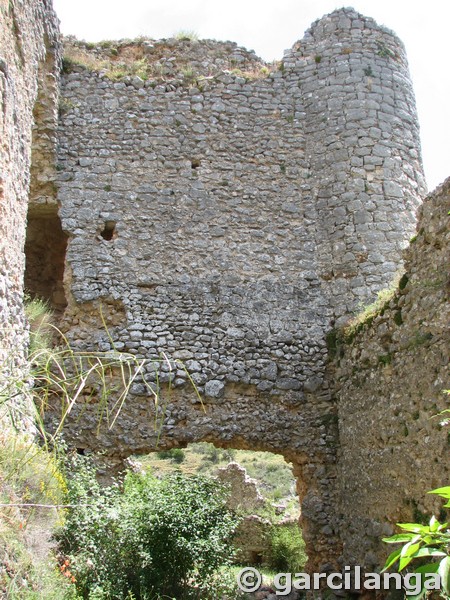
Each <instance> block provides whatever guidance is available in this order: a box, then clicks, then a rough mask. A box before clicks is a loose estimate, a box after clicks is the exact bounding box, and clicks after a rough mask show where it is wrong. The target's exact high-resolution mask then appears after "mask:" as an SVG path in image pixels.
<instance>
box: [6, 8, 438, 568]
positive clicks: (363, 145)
mask: <svg viewBox="0 0 450 600" xmlns="http://www.w3.org/2000/svg"><path fill="white" fill-rule="evenodd" d="M1 18H2V25H3V21H4V22H5V24H6V25H7V27H6V28H3V27H2V29H1V33H0V35H1V36H2V37H1V38H0V41H1V46H0V47H1V53H2V56H3V54H4V55H5V58H4V60H3V61H0V76H1V77H2V79H1V84H2V85H3V88H2V92H1V94H2V95H1V100H2V103H3V104H2V106H3V113H2V116H1V119H2V120H1V121H0V125H1V128H2V129H1V131H2V138H1V143H2V158H1V160H2V164H1V167H2V184H1V192H0V193H1V194H2V203H1V206H0V211H2V212H1V213H0V228H1V231H0V233H1V234H2V239H1V241H0V253H1V256H2V260H3V261H4V262H3V264H2V265H0V268H1V269H3V271H2V279H1V281H0V283H2V285H1V287H0V302H1V313H0V314H1V317H0V318H1V319H2V327H3V330H4V331H5V332H6V333H4V334H2V335H3V343H2V346H3V347H5V348H8V347H11V344H12V343H14V344H15V346H16V347H18V348H20V347H23V345H22V341H23V340H24V339H25V337H26V336H25V333H24V320H23V316H22V307H21V301H22V281H23V280H24V281H25V285H26V287H27V288H28V290H29V291H30V292H31V293H32V294H35V295H38V296H43V297H44V298H46V299H48V301H49V302H50V303H51V305H52V306H53V307H54V309H55V311H56V313H57V314H58V315H60V316H61V320H60V323H61V328H62V329H63V330H64V332H65V333H66V335H67V337H68V339H70V341H71V343H72V345H73V347H74V348H75V349H79V350H93V351H100V352H103V353H106V354H108V353H110V354H111V353H113V354H114V353H117V352H125V353H128V354H129V355H133V356H134V357H136V358H137V359H139V360H142V361H145V362H144V369H143V371H142V373H141V378H140V379H139V380H136V381H135V382H134V385H133V387H132V389H131V393H130V394H129V396H128V398H127V400H126V403H125V404H124V406H123V407H122V410H121V412H120V414H119V416H118V418H117V420H116V422H115V424H114V427H112V428H111V427H109V423H108V418H109V422H111V418H112V417H111V414H108V412H107V411H106V412H105V410H104V409H105V406H104V405H102V403H101V401H100V399H99V398H97V396H96V383H95V382H94V381H93V382H92V384H91V385H89V388H86V390H85V392H86V393H85V395H84V396H83V397H80V398H79V402H77V403H76V404H75V406H74V408H73V410H72V412H71V413H70V414H69V415H68V417H67V419H66V422H65V429H64V435H65V437H66V439H67V441H68V443H69V444H70V445H72V446H74V447H76V448H78V449H79V450H80V451H82V452H84V451H85V450H94V451H97V450H101V451H102V452H103V458H104V460H105V461H106V462H109V463H110V464H112V463H115V464H116V465H119V464H123V462H124V461H125V459H126V458H127V457H128V456H131V455H133V454H143V453H147V452H151V451H153V450H155V449H156V448H158V449H163V448H171V447H182V446H185V445H186V444H188V443H190V442H195V441H210V442H213V443H214V444H216V445H217V446H221V447H230V448H246V449H255V450H268V451H272V452H278V453H281V454H283V455H284V456H285V457H286V459H287V460H288V461H290V462H292V463H293V465H294V474H295V476H296V478H297V485H298V493H299V497H300V501H301V513H302V517H301V521H302V527H303V533H304V537H305V541H306V544H307V552H308V556H309V568H310V569H315V570H323V569H331V568H334V567H335V566H336V565H337V564H356V563H358V564H361V565H366V566H368V567H372V566H373V565H374V564H379V562H380V560H382V550H381V549H380V544H379V534H380V533H383V532H385V531H387V530H391V528H392V523H393V521H394V520H395V519H396V518H397V516H398V515H403V514H405V511H407V510H414V509H417V510H422V508H423V510H425V509H428V508H429V506H428V505H426V506H425V505H422V504H421V502H422V497H423V494H424V492H425V491H426V490H425V489H424V487H423V486H424V485H425V483H426V482H425V480H424V479H422V478H416V479H414V475H415V473H414V470H413V469H412V468H411V465H413V464H414V465H419V463H420V464H423V465H424V466H425V468H426V470H427V472H428V471H430V470H431V467H432V466H434V465H436V466H435V469H437V470H438V472H439V474H440V475H439V476H436V480H437V479H438V478H439V481H441V480H442V484H444V483H445V482H444V479H445V477H447V476H448V471H447V470H445V469H446V468H447V467H445V468H441V465H442V464H448V463H446V462H445V461H446V459H448V448H445V443H444V441H443V440H444V437H443V435H444V434H443V432H442V430H441V429H439V428H438V427H434V426H429V425H427V423H428V421H427V420H426V417H427V416H428V413H429V412H430V411H429V410H428V409H425V408H422V404H421V403H422V402H423V401H424V400H423V399H424V398H426V399H428V398H431V394H433V398H434V397H436V395H437V393H438V390H437V388H438V387H440V386H441V384H443V380H444V378H443V374H442V371H441V366H442V349H441V346H440V345H439V344H442V343H443V338H441V337H439V334H438V331H439V330H440V329H441V328H442V326H443V321H442V318H441V313H440V312H439V313H437V312H433V313H432V315H429V311H430V307H431V308H432V306H434V305H433V304H432V305H430V304H429V302H430V300H427V298H426V295H425V293H423V294H419V295H418V290H420V289H422V288H421V286H420V285H416V286H413V284H412V282H413V280H414V277H411V278H410V280H409V281H408V284H407V285H406V287H405V288H404V289H403V291H402V293H401V294H400V295H399V299H398V305H396V306H394V305H393V306H392V310H393V311H394V315H393V316H392V320H389V318H388V316H387V314H386V317H384V316H383V315H382V316H381V317H380V320H377V321H376V323H375V322H374V324H373V327H372V328H367V330H365V331H364V332H360V335H359V336H357V337H355V339H354V340H353V341H352V343H347V345H345V347H344V346H342V347H339V352H338V353H337V357H336V359H335V360H337V361H339V362H333V360H330V358H332V354H333V352H336V348H332V347H331V346H330V339H333V336H332V335H330V332H332V330H333V328H336V327H337V328H339V327H341V326H342V325H343V324H344V323H345V322H346V320H347V319H348V317H349V315H350V314H351V313H352V312H353V311H355V310H356V309H357V308H358V307H359V306H360V305H361V304H363V303H366V302H367V301H369V300H372V299H373V298H374V296H375V294H376V292H377V291H379V290H380V289H381V288H383V287H385V286H386V285H388V284H389V283H390V281H391V280H392V278H393V275H394V274H395V272H396V271H397V270H398V269H399V268H401V264H402V251H403V249H404V248H405V246H407V243H408V240H409V238H410V237H411V235H413V233H414V229H415V223H416V216H415V213H416V209H417V208H418V206H419V205H420V203H421V201H422V199H423V197H424V195H425V186H424V182H423V174H422V165H421V157H420V141H419V131H418V125H417V116H416V110H415V103H414V94H413V90H412V86H411V82H410V79H409V74H408V67H407V62H406V57H405V51H404V48H403V45H402V43H401V42H400V41H399V40H398V38H397V37H396V36H395V35H394V34H393V33H392V32H391V31H389V30H387V29H384V28H382V27H379V26H378V25H377V24H376V23H375V22H374V21H373V20H372V19H370V18H366V17H363V16H362V15H360V14H358V13H356V12H355V11H354V10H353V9H340V10H337V11H335V12H333V13H332V14H330V15H327V16H325V17H323V18H322V19H319V20H318V21H317V22H315V23H314V24H313V25H312V27H311V28H310V30H309V31H308V32H307V33H306V34H305V37H304V38H303V39H302V40H301V41H299V42H298V43H296V44H295V45H294V46H293V48H292V49H291V50H289V51H288V52H287V53H286V54H285V56H284V58H283V60H282V61H281V62H280V63H279V64H275V65H266V64H264V63H263V61H261V60H260V59H258V58H257V57H256V56H255V55H254V53H252V52H248V51H247V50H245V49H243V48H239V47H238V46H236V45H235V44H232V43H231V42H224V43H222V42H215V41H211V40H206V41H190V40H173V39H172V40H161V41H152V40H141V41H136V42H130V41H121V42H117V43H115V42H111V43H105V44H101V45H93V44H87V43H83V42H77V41H76V40H74V39H69V40H66V42H65V43H66V53H67V56H66V60H65V62H64V73H63V75H62V78H61V100H60V102H59V109H60V110H59V117H60V118H59V126H58V131H57V136H56V135H55V124H56V105H57V104H56V103H57V97H58V92H59V88H58V72H57V71H58V65H59V46H58V36H57V29H56V25H55V19H54V15H53V13H52V11H51V8H50V6H49V4H48V3H47V2H40V3H35V2H32V1H29V2H26V3H21V4H20V5H19V3H18V2H17V3H16V2H11V3H10V4H9V7H8V9H6V8H3V5H2V14H1ZM25 81H27V82H28V83H27V85H25ZM0 112H1V111H0ZM33 122H34V129H33V134H32V125H33ZM3 132H6V135H4V134H3ZM55 142H57V156H56V157H55V155H54V146H55ZM55 184H56V186H55ZM446 189H447V188H445V189H443V190H440V191H439V193H437V195H435V196H433V197H432V200H430V201H427V202H428V203H427V204H425V205H424V210H423V215H422V221H421V226H420V227H421V228H420V229H419V235H418V238H417V242H416V244H417V245H416V246H415V247H413V249H412V250H411V254H410V255H409V258H408V260H409V262H408V267H407V268H408V272H417V273H420V275H418V277H423V276H424V275H423V274H424V273H425V271H426V270H427V268H430V269H437V270H438V271H439V270H442V267H441V263H439V264H438V263H437V262H436V264H435V262H433V261H435V259H436V260H437V257H438V256H439V257H440V258H439V261H440V260H441V259H442V258H443V256H444V251H445V249H444V246H443V245H442V246H439V252H436V256H435V255H434V252H430V248H434V247H436V248H437V247H438V246H436V244H437V243H438V241H439V243H440V244H443V242H442V239H443V238H442V236H441V235H440V234H439V232H440V231H441V229H439V228H442V227H443V222H444V221H443V216H442V215H443V213H442V215H441V217H442V221H439V223H440V224H439V228H438V229H439V232H438V231H437V230H435V229H433V227H434V224H435V223H437V220H436V219H437V217H436V214H437V213H436V212H435V210H434V209H433V210H428V209H427V208H426V207H430V206H433V207H436V211H440V210H441V209H438V208H437V207H438V206H441V204H440V203H442V202H444V201H445V198H446V197H447V196H446V194H447V191H446ZM28 190H29V192H28ZM27 196H28V228H27V239H26V243H25V244H24V242H25V225H26V214H27ZM58 207H59V212H58V210H57V208H58ZM439 214H441V213H440V212H439ZM441 217H439V219H441ZM422 230H423V231H424V232H425V231H428V232H429V233H428V234H426V235H425V234H423V237H421V236H422V233H420V232H421V231H422ZM419 238H420V239H419ZM422 240H433V241H431V242H429V241H428V242H426V243H423V241H422ZM24 247H25V251H26V257H27V259H26V271H25V275H24V273H23V271H24V256H23V252H22V251H23V249H24ZM415 249H417V250H416V253H414V252H415ZM442 264H443V263H442ZM427 265H428V266H427ZM415 269H416V271H414V270H415ZM427 277H428V276H427ZM3 282H4V283H3ZM432 289H434V288H432ZM437 289H438V288H437V287H436V290H437ZM439 289H441V288H439ZM427 290H428V288H427ZM434 293H436V294H438V292H437V291H436V292H433V294H434ZM440 293H441V292H439V294H440ZM402 298H404V300H402ZM433 298H434V300H433V301H434V302H438V303H439V302H442V303H443V296H442V295H440V296H439V297H437V296H436V297H434V296H433ZM400 309H401V310H400ZM398 312H401V314H402V317H401V318H402V323H404V324H403V325H401V326H399V325H398V323H397V321H399V317H398V316H395V315H397V313H398ZM424 323H426V325H425V324H424ZM105 326H106V327H105ZM396 327H399V329H398V330H397V329H396ZM422 329H423V331H422ZM416 330H417V331H416ZM399 332H400V333H399ZM416 333H417V336H418V338H417V339H418V340H422V339H425V338H423V336H425V335H426V340H427V341H426V343H425V342H424V343H423V344H421V343H417V344H416V345H414V343H413V342H411V340H415V339H416V338H415V337H414V336H416ZM422 334H423V335H422ZM430 334H431V336H432V337H431V338H430V337H429V335H430ZM403 338H404V339H405V340H406V341H404V342H403V341H402V340H403ZM21 340H22V341H21ZM408 340H409V341H408ZM440 340H441V341H440ZM327 342H328V343H327ZM427 344H428V345H427ZM436 344H437V345H436ZM386 345H387V346H386ZM385 346H386V347H385ZM413 348H414V349H415V348H419V350H418V351H417V352H416V351H415V350H414V351H413ZM430 348H431V349H432V351H431V350H430V353H429V354H428V352H425V350H426V349H427V350H429V349H430ZM330 349H331V350H332V353H331V354H330ZM380 356H382V357H383V358H381V359H379V357H380ZM386 357H388V358H386ZM426 361H427V364H428V366H427V368H426V369H427V373H426V376H424V377H423V378H420V373H422V372H423V371H424V367H423V365H424V364H425V362H426ZM440 361H441V362H440ZM434 373H438V375H436V377H435V378H434V379H433V377H434ZM419 380H420V382H422V381H423V386H422V387H421V385H422V384H421V383H420V382H419ZM374 382H376V383H377V386H378V387H377V388H376V389H377V390H378V394H377V396H376V398H375V396H374V391H373V388H372V387H371V385H372V384H373V383H374ZM398 382H400V383H401V385H400V386H399V387H397V383H398ZM412 382H416V383H412ZM436 382H438V383H436ZM419 383H420V385H419ZM192 384H195V386H196V389H197V390H198V392H199V395H200V396H197V394H196V393H194V389H193V385H192ZM147 386H150V388H151V389H152V391H153V393H149V392H148V390H149V387H147ZM447 387H448V386H447ZM417 389H419V390H421V393H422V398H420V397H419V395H418V393H416V392H417ZM403 390H407V391H406V393H405V394H404V393H403ZM154 394H157V396H158V405H156V404H155V397H154ZM439 397H440V396H439ZM369 398H370V402H369V400H368V399H369ZM377 399H379V401H378V403H377V401H376V400H377ZM111 402H112V403H111V405H109V408H110V409H112V408H113V402H114V399H112V400H111ZM427 402H428V400H427ZM441 405H442V402H441V401H438V400H436V409H437V408H438V407H440V406H441ZM430 410H431V406H430ZM411 411H413V412H412V414H413V415H416V414H418V415H419V416H418V418H417V419H415V417H414V419H413V420H414V423H415V425H414V426H412V425H411V423H410V422H409V415H410V413H411ZM100 414H102V415H103V417H104V418H103V419H102V420H100V417H99V415H100ZM48 418H49V425H51V423H52V422H54V421H55V420H57V419H58V414H57V413H51V412H50V413H49V415H48ZM399 418H400V420H401V423H402V424H403V423H404V424H405V427H403V428H402V427H400V429H399V427H398V423H399V422H400V421H399ZM385 421H386V423H387V424H388V425H387V426H386V427H384V422H385ZM363 428H365V429H363ZM406 429H407V430H408V435H406V434H405V432H406ZM445 450H447V455H445ZM424 453H426V454H427V456H426V458H425V457H424V456H423V454H424ZM391 455H392V457H393V459H392V460H391V461H390V462H388V460H387V459H388V458H390V457H391ZM405 456H407V457H408V458H407V459H406V458H404V457H405ZM408 461H409V462H408ZM421 461H422V462H421ZM416 470H417V469H416ZM374 495H378V497H379V501H378V500H377V501H376V502H375V500H374ZM355 504H357V506H355ZM430 506H431V505H430ZM405 507H406V508H405ZM408 507H409V508H408ZM355 513H356V516H357V518H356V520H355V519H354V518H353V517H354V515H355ZM343 561H344V562H343ZM345 561H347V562H345Z"/></svg>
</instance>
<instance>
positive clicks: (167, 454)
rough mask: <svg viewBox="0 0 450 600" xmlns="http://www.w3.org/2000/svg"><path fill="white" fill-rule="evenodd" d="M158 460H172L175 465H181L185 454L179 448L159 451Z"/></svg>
mask: <svg viewBox="0 0 450 600" xmlns="http://www.w3.org/2000/svg"><path fill="white" fill-rule="evenodd" d="M157 456H158V458H161V459H163V460H165V459H169V460H173V462H175V463H178V464H180V463H182V462H183V461H184V459H185V454H184V452H183V450H182V449H181V448H171V449H170V450H161V451H160V452H157Z"/></svg>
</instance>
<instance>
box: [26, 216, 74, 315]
mask: <svg viewBox="0 0 450 600" xmlns="http://www.w3.org/2000/svg"><path fill="white" fill-rule="evenodd" d="M67 240H68V236H67V234H65V233H64V232H63V230H62V227H61V220H60V218H59V216H58V214H57V210H56V207H55V210H52V211H51V212H40V211H33V210H32V209H31V207H30V210H29V211H28V219H27V235H26V241H25V277H24V286H25V290H26V291H27V292H28V293H29V294H30V295H31V296H32V297H33V298H35V297H37V298H42V299H43V300H47V301H48V303H49V305H50V307H51V308H52V309H53V310H55V311H63V310H64V308H65V307H66V306H67V300H66V297H65V294H64V287H63V278H64V265H65V258H66V249H67Z"/></svg>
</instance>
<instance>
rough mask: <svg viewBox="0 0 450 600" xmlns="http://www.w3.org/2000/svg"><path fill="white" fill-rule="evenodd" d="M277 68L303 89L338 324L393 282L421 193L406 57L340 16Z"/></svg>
mask: <svg viewBox="0 0 450 600" xmlns="http://www.w3.org/2000/svg"><path fill="white" fill-rule="evenodd" d="M284 65H285V71H286V76H287V77H288V78H289V79H290V80H291V81H292V83H293V82H294V81H295V80H297V81H298V85H299V87H300V97H301V103H302V106H301V109H300V110H301V111H302V113H301V115H300V117H301V118H302V121H303V124H304V131H305V139H306V155H307V157H308V159H309V162H310V179H309V183H310V189H311V194H312V196H313V200H314V203H313V204H314V205H315V208H316V215H315V218H316V223H317V261H318V271H319V274H320V277H321V278H322V280H324V281H325V282H327V281H328V282H329V285H324V287H325V288H328V291H327V295H329V300H330V304H331V306H332V307H333V310H334V314H335V316H336V317H337V318H339V317H343V316H344V315H345V314H348V312H349V311H351V310H352V309H354V308H355V307H356V306H358V304H361V303H364V302H366V301H367V300H369V299H371V298H373V296H374V295H375V293H376V292H377V291H378V290H380V289H381V288H383V287H385V286H386V285H388V284H389V283H390V282H391V281H392V279H393V276H394V274H395V272H396V271H397V270H398V269H399V265H400V264H401V250H402V249H403V248H404V247H405V245H406V243H407V241H408V240H409V238H410V236H411V235H412V233H413V231H414V228H415V222H416V219H415V212H416V209H417V207H418V205H419V203H420V202H421V199H422V198H423V196H424V194H425V192H426V188H425V183H424V177H423V169H422V161H421V153H420V140H419V127H418V121H417V114H416V106H415V99H414V93H413V89H412V84H411V80H410V76H409V72H408V64H407V60H406V55H405V49H404V47H403V44H402V42H401V41H400V40H399V39H398V38H397V37H396V35H395V34H394V33H393V32H391V31H390V30H388V29H385V28H384V27H380V26H379V25H377V23H375V21H374V20H373V19H370V18H367V17H364V16H362V15H360V14H358V13H357V12H356V11H355V10H353V9H352V8H343V9H340V10H337V11H335V12H333V13H331V14H330V15H327V16H325V17H323V18H322V19H319V20H318V21H316V22H315V23H314V24H313V25H312V26H311V28H310V29H309V30H308V31H307V32H306V34H305V37H304V38H303V40H302V41H300V42H298V43H297V44H295V45H294V47H293V48H292V50H291V51H290V52H289V53H288V54H287V55H286V56H285V60H284Z"/></svg>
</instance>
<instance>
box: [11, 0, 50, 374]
mask: <svg viewBox="0 0 450 600" xmlns="http://www.w3.org/2000/svg"><path fill="white" fill-rule="evenodd" d="M59 57H60V46H59V42H58V25H57V19H56V16H55V14H54V13H53V10H52V8H51V3H50V2H49V1H47V0H45V1H42V0H40V1H38V0H33V1H28V2H18V1H15V0H11V1H10V2H2V3H1V8H0V363H1V364H2V378H3V380H4V378H5V377H6V376H8V373H11V372H13V371H14V369H15V368H16V367H17V366H19V365H21V364H22V361H23V356H24V354H23V353H24V346H25V341H26V326H25V322H24V315H23V305H22V300H23V277H24V266H25V264H24V263H25V257H24V253H23V249H24V242H25V229H26V216H27V208H28V197H29V189H30V185H31V186H32V187H33V186H36V184H35V182H36V181H37V179H38V178H39V177H38V172H39V171H41V170H48V161H49V153H48V152H47V154H46V157H45V160H43V161H41V162H40V161H39V159H38V157H37V156H36V160H35V161H34V174H31V175H30V165H31V153H32V147H33V148H37V147H38V146H39V145H46V146H47V148H49V147H50V146H51V147H52V149H53V150H52V151H53V156H54V147H55V126H56V118H57V82H58V77H59ZM44 113H45V114H46V118H45V119H41V116H42V115H43V114H44ZM44 120H46V121H47V124H45V123H44ZM49 121H51V125H50V123H49ZM50 127H51V128H52V131H53V136H52V137H50V136H49V128H50ZM53 162H54V160H53Z"/></svg>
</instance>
